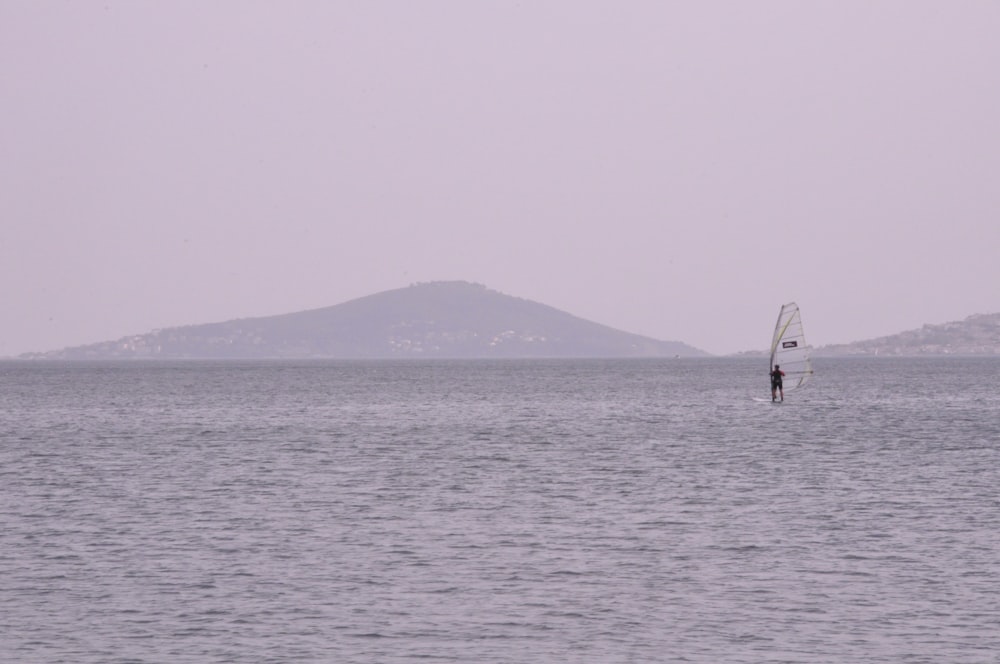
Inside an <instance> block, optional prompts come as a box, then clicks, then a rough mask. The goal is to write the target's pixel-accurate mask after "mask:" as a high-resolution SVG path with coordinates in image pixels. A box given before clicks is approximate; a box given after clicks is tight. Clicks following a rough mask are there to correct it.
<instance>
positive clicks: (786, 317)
mask: <svg viewBox="0 0 1000 664" xmlns="http://www.w3.org/2000/svg"><path fill="white" fill-rule="evenodd" d="M776 364H777V365H779V366H781V370H782V371H784V372H785V378H784V388H785V389H786V390H794V389H795V388H796V387H802V386H803V385H805V384H806V381H808V380H809V377H810V376H812V373H813V368H812V362H811V361H810V360H809V347H808V346H807V345H806V337H805V335H804V334H803V332H802V315H801V314H800V313H799V307H798V305H797V304H795V303H794V302H789V303H788V304H786V305H784V306H783V307H781V312H780V313H779V314H778V324H777V325H775V326H774V338H773V339H772V340H771V370H772V371H773V370H774V365H776Z"/></svg>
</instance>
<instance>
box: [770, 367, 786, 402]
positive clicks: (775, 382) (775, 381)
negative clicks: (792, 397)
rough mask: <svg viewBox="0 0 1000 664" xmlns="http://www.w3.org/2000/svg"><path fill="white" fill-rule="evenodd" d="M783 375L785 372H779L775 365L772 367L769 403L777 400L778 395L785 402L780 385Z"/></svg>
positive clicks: (783, 392) (779, 368)
mask: <svg viewBox="0 0 1000 664" xmlns="http://www.w3.org/2000/svg"><path fill="white" fill-rule="evenodd" d="M784 375H785V372H784V371H782V370H781V367H779V366H778V365H777V364H775V365H774V369H773V370H772V371H771V401H774V400H775V398H777V396H778V393H779V392H780V393H781V400H782V401H784V400H785V388H784V386H783V385H782V383H781V377H782V376H784Z"/></svg>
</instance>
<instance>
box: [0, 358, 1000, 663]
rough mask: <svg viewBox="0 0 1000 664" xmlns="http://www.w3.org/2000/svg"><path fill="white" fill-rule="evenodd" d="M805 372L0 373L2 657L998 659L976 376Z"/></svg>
mask: <svg viewBox="0 0 1000 664" xmlns="http://www.w3.org/2000/svg"><path fill="white" fill-rule="evenodd" d="M814 366H815V371H816V374H815V376H814V378H813V380H812V381H811V383H810V384H808V385H806V386H805V387H803V388H801V389H798V390H794V391H788V392H786V394H785V400H784V402H783V403H781V402H779V403H775V404H772V403H771V402H770V401H769V398H770V386H769V383H768V373H767V372H768V369H767V361H766V359H765V360H762V359H760V358H747V357H734V358H708V359H655V360H653V359H648V360H530V361H529V360H505V361H487V360H482V361H459V360H455V361H445V360H427V361H424V360H411V361H403V360H400V361H388V360H387V361H357V362H347V361H296V362H292V361H267V362H265V361H253V362H251V361H247V362H242V361H230V362H194V361H192V362H122V363H115V362H93V363H88V362H76V363H63V362H55V361H38V362H19V361H7V362H0V661H2V662H17V663H21V662H25V663H32V662H44V663H46V664H48V663H54V662H71V663H73V664H86V663H97V662H100V663H106V662H164V663H171V664H175V663H183V662H197V663H206V662H241V663H242V662H337V663H352V662H366V663H367V662H377V663H402V662H421V663H434V662H461V663H470V664H490V663H508V662H519V663H520V662H545V663H548V662H553V663H556V662H558V663H566V662H602V663H603V662H700V663H706V664H709V663H711V664H719V663H724V662H753V663H760V662H787V663H791V662H797V663H798V662H801V663H810V664H815V663H817V662H852V663H853V662H865V663H873V662H874V663H877V662H893V663H895V662H906V663H916V662H927V663H933V664H955V663H961V662H997V661H1000V358H987V359H975V358H959V357H945V358H923V359H914V358H910V359H906V358H883V357H875V358H830V359H822V358H820V359H817V360H815V361H814ZM755 399H763V400H755Z"/></svg>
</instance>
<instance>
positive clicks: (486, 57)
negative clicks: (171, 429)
mask: <svg viewBox="0 0 1000 664" xmlns="http://www.w3.org/2000/svg"><path fill="white" fill-rule="evenodd" d="M998 35H1000V2H996V1H994V0H990V1H966V0H962V1H959V2H943V1H939V0H935V1H933V2H928V1H921V0H898V1H892V2H889V1H879V0H864V1H862V0H858V1H851V0H836V1H830V2H823V1H815V2H802V1H800V0H789V1H785V2H775V1H759V2H746V1H743V0H734V1H732V2H712V1H708V2H705V1H700V0H699V1H698V2H688V1H683V2H681V1H675V2H670V1H666V0H634V1H628V0H626V1H624V2H622V1H620V0H608V1H606V2H592V1H586V0H558V1H524V2H512V1H511V2H492V1H488V0H482V1H475V2H470V1H469V0H425V1H420V2H411V1H408V0H398V1H393V2H380V1H378V0H357V1H340V2H338V1H336V0H316V1H311V0H298V1H292V2H277V1H274V2H249V1H246V0H238V1H225V0H223V1H219V0H213V1H212V2H204V1H201V0H198V1H184V0H181V1H177V0H170V1H160V2H151V1H147V2H135V1H127V2H121V1H114V0H112V1H102V2H87V1H78V2H69V1H66V2H55V1H46V0H0V95H2V98H0V101H2V105H0V109H2V111H0V119H2V122H0V224H2V233H0V243H2V244H0V251H2V260H0V283H2V290H0V292H2V298H0V317H2V325H0V356H9V355H16V354H19V353H23V352H28V351H43V350H53V349H57V348H62V347H65V346H71V345H79V344H84V343H92V342H96V341H105V340H110V339H117V338H119V337H122V336H125V335H127V334H139V333H145V332H149V331H151V330H153V329H156V328H163V327H173V326H178V325H189V324H196V323H209V322H215V321H221V320H229V319H232V318H242V317H251V316H264V315H272V314H281V313H289V312H294V311H300V310H303V309H312V308H317V307H323V306H329V305H333V304H339V303H341V302H345V301H347V300H350V299H353V298H356V297H360V296H364V295H369V294H372V293H376V292H379V291H383V290H389V289H393V288H401V287H404V286H407V285H409V284H410V283H414V282H423V281H435V280H467V281H475V282H479V283H482V284H485V285H486V286H488V287H490V288H492V289H495V290H498V291H501V292H503V293H506V294H509V295H515V296H518V297H523V298H527V299H530V300H535V301H538V302H542V303H544V304H548V305H551V306H554V307H556V308H559V309H562V310H564V311H567V312H569V313H572V314H575V315H577V316H581V317H583V318H587V319H590V320H593V321H596V322H599V323H603V324H606V325H610V326H612V327H616V328H619V329H622V330H626V331H629V332H635V333H639V334H645V335H648V336H652V337H655V338H659V339H665V340H678V341H684V342H686V343H689V344H691V345H693V346H696V347H698V348H702V349H704V350H707V351H709V352H711V353H716V354H725V353H732V352H738V351H741V350H749V349H761V348H764V347H766V346H767V345H768V343H769V341H770V336H771V331H772V328H773V325H774V321H775V319H776V317H777V314H778V309H779V307H780V305H781V304H782V303H785V302H789V301H793V300H794V301H796V302H798V304H799V305H800V307H801V308H802V315H803V321H804V327H805V332H806V336H807V339H808V341H809V342H810V343H811V344H812V345H814V346H815V345H823V344H829V343H843V342H849V341H856V340H860V339H866V338H871V337H875V336H882V335H886V334H893V333H896V332H900V331H903V330H906V329H912V328H916V327H920V326H921V325H923V324H924V323H935V324H936V323H943V322H947V321H950V320H959V319H962V318H965V317H966V316H968V315H970V314H974V313H993V312H997V311H1000V214H998V213H1000V37H998Z"/></svg>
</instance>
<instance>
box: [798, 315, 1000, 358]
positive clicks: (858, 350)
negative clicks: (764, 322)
mask: <svg viewBox="0 0 1000 664" xmlns="http://www.w3.org/2000/svg"><path fill="white" fill-rule="evenodd" d="M813 354H814V355H815V356H817V357H823V356H843V355H905V356H912V355H1000V313H997V314H976V315H973V316H969V317H968V318H966V319H965V320H962V321H954V322H951V323H943V324H941V325H924V326H923V327H921V328H919V329H916V330H909V331H907V332H900V333H899V334H893V335H890V336H886V337H878V338H876V339H868V340H866V341H855V342H853V343H849V344H836V345H830V346H821V347H819V348H816V349H815V350H814V352H813Z"/></svg>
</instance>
